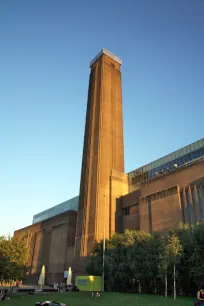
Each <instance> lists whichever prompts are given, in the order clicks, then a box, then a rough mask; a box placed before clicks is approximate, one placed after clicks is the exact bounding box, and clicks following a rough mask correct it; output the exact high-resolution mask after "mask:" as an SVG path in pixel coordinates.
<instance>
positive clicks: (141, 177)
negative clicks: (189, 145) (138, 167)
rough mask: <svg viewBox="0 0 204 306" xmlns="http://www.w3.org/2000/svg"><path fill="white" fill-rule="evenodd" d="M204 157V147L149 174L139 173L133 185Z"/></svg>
mask: <svg viewBox="0 0 204 306" xmlns="http://www.w3.org/2000/svg"><path fill="white" fill-rule="evenodd" d="M203 156H204V147H202V148H200V149H198V150H195V151H193V152H191V153H188V154H186V155H183V156H181V157H179V158H177V159H175V160H172V161H170V162H168V163H166V164H163V165H161V166H159V167H157V168H154V169H152V170H150V171H148V172H144V173H139V174H138V175H135V176H134V177H133V178H132V184H133V185H134V184H137V183H139V182H142V181H144V180H146V179H148V178H150V177H152V176H154V175H155V173H158V174H160V173H161V172H162V171H168V170H171V169H173V168H174V165H177V166H178V167H179V166H182V165H184V164H186V163H188V162H191V161H193V160H195V159H197V158H200V157H203Z"/></svg>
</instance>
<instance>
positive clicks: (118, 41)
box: [0, 0, 204, 235]
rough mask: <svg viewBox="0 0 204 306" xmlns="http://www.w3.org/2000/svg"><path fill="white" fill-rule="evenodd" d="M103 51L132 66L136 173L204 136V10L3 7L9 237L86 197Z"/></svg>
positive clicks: (127, 94)
mask: <svg viewBox="0 0 204 306" xmlns="http://www.w3.org/2000/svg"><path fill="white" fill-rule="evenodd" d="M103 47H104V48H106V49H108V50H110V51H112V52H113V53H115V54H116V55H117V56H119V57H120V58H121V59H122V60H123V65H122V67H121V70H122V79H123V112H124V139H125V170H126V172H129V171H131V170H134V169H135V168H137V167H139V166H142V165H144V164H146V163H148V162H151V161H153V160H155V159H157V158H159V157H162V156H163V155H165V154H168V153H171V152H172V151H174V150H176V149H179V148H180V147H182V146H184V145H187V144H189V143H191V142H194V141H196V140H198V139H200V138H202V137H203V136H204V119H203V118H204V1H203V0H132V1H129V0H125V1H124V0H121V1H115V0H108V1H106V0H103V1H96V0H94V1H92V0H86V1H85V0H80V1H79V0H75V1H72V0H69V1H67V0H60V1H57V0H55V1H53V0H43V1H42V0H35V1H28V0H13V1H11V0H5V1H0V207H1V209H0V214H1V219H0V235H1V234H8V233H9V232H10V233H11V234H12V233H13V231H14V230H15V229H18V228H21V227H24V226H26V225H29V224H31V222H32V216H33V214H35V213H38V212H40V211H42V210H44V209H47V208H50V207H52V206H54V205H56V204H59V203H60V202H63V201H65V200H67V199H69V198H71V197H73V196H76V195H78V193H79V182H80V171H81V158H82V149H83V136H84V127H85V113H86V103H87V90H88V78H89V62H90V61H91V60H92V58H93V57H94V56H95V55H96V54H97V53H98V52H99V51H100V49H101V48H103Z"/></svg>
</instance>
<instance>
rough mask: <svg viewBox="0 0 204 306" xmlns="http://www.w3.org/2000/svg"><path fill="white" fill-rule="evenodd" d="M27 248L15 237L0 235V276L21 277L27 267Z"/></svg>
mask: <svg viewBox="0 0 204 306" xmlns="http://www.w3.org/2000/svg"><path fill="white" fill-rule="evenodd" d="M27 254H28V252H27V248H26V245H25V242H24V241H22V240H21V239H19V238H17V237H10V236H9V237H0V278H1V279H2V280H9V279H10V280H11V279H22V278H23V277H24V274H25V271H26V268H27V260H28V258H27Z"/></svg>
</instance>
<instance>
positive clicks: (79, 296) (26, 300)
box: [0, 292, 195, 306]
mask: <svg viewBox="0 0 204 306" xmlns="http://www.w3.org/2000/svg"><path fill="white" fill-rule="evenodd" d="M90 295H91V294H90V293H87V292H74V293H51V294H49V293H44V294H36V295H34V296H30V295H21V294H18V295H14V296H11V300H9V301H0V306H1V305H2V306H5V305H7V306H34V305H35V303H36V302H37V301H43V300H48V301H52V300H55V301H59V302H62V303H65V304H66V306H97V305H101V306H112V305H113V306H160V305H162V306H173V305H175V306H193V302H194V301H195V299H192V298H186V297H179V298H178V299H177V300H176V301H174V300H173V298H172V297H169V298H167V299H165V298H163V297H161V296H155V295H139V294H134V293H131V294H130V293H115V294H114V293H105V294H104V295H103V296H102V297H100V298H93V299H92V298H90Z"/></svg>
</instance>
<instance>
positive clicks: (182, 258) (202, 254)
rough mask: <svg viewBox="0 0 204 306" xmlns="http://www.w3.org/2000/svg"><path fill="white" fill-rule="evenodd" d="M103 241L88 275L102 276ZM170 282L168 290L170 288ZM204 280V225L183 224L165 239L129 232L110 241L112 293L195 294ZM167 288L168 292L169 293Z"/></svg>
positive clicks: (107, 252) (109, 283) (108, 270)
mask: <svg viewBox="0 0 204 306" xmlns="http://www.w3.org/2000/svg"><path fill="white" fill-rule="evenodd" d="M102 254H103V242H102V241H101V242H97V243H95V246H94V248H93V252H92V255H91V257H90V258H89V261H88V264H87V272H88V273H89V274H92V275H101V274H102ZM167 279H168V288H167ZM203 279H204V225H199V224H197V225H195V226H194V227H192V228H190V227H189V226H187V225H183V224H181V225H180V226H179V227H178V228H174V229H171V230H170V231H169V234H168V235H166V236H164V237H162V236H159V235H158V234H155V233H154V234H152V235H150V234H148V233H145V232H142V231H136V230H133V231H130V230H126V231H125V232H124V233H123V234H115V235H114V236H113V237H112V238H111V239H110V240H107V241H106V250H105V280H106V288H107V289H111V290H135V291H136V290H138V288H139V285H140V288H141V290H142V292H161V293H162V294H163V293H164V292H165V291H166V292H165V294H166V295H167V289H168V293H173V291H174V294H175V293H176V292H175V288H174V286H173V283H174V281H175V282H176V283H177V292H179V293H181V292H182V293H183V294H189V293H192V294H195V290H196V287H198V286H199V285H200V283H201V281H202V280H203ZM165 286H166V290H165Z"/></svg>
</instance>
